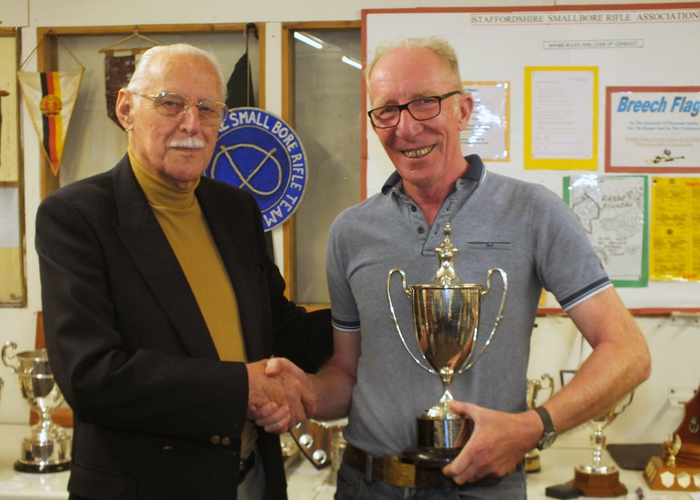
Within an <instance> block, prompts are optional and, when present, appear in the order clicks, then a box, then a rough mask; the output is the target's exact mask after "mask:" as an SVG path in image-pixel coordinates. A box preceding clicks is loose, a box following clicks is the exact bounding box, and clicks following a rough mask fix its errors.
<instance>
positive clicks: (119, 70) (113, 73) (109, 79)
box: [105, 51, 136, 130]
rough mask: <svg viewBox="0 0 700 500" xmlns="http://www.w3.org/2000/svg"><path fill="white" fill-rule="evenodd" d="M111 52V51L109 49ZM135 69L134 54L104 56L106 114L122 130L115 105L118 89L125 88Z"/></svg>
mask: <svg viewBox="0 0 700 500" xmlns="http://www.w3.org/2000/svg"><path fill="white" fill-rule="evenodd" d="M110 52H111V51H110ZM135 69H136V56H135V55H134V54H128V55H126V56H110V55H107V56H105V98H106V101H107V116H109V117H110V119H111V120H112V121H113V122H114V123H116V124H117V126H118V127H119V128H121V129H122V130H124V127H122V124H121V123H120V122H119V118H117V113H116V110H115V109H116V106H117V97H118V96H119V90H120V89H122V88H125V87H126V86H127V85H128V84H129V80H131V76H132V75H133V74H134V70H135Z"/></svg>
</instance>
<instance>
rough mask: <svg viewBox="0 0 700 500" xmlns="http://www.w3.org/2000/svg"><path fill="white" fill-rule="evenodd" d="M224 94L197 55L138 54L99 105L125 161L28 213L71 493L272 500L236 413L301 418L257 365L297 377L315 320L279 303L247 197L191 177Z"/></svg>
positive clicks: (278, 476)
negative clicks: (69, 433) (61, 406)
mask: <svg viewBox="0 0 700 500" xmlns="http://www.w3.org/2000/svg"><path fill="white" fill-rule="evenodd" d="M224 93H225V85H224V80H223V76H222V72H221V70H220V67H219V65H218V63H217V62H216V60H215V59H214V58H213V56H212V55H211V54H208V53H206V52H204V51H201V50H199V49H196V48H194V47H191V46H188V45H181V44H180V45H172V46H164V47H156V48H153V49H151V50H150V51H148V52H146V53H145V54H144V55H143V57H142V60H141V62H140V64H139V66H138V68H137V69H136V71H135V73H134V76H133V78H132V80H131V82H130V84H129V86H128V87H127V88H126V89H122V90H121V91H120V93H119V98H118V101H117V106H116V112H117V115H118V117H119V120H120V122H121V123H122V125H123V126H124V129H125V130H126V131H127V133H128V136H129V149H128V154H127V155H126V156H125V157H124V158H123V159H122V160H121V161H120V162H119V163H118V164H117V165H116V167H114V168H113V169H112V170H110V171H108V172H106V173H104V174H100V175H97V176H94V177H91V178H88V179H85V180H82V181H78V182H75V183H73V184H70V185H68V186H66V187H63V188H62V189H60V190H58V191H57V192H56V193H54V194H52V195H51V196H49V197H47V198H46V200H44V202H43V203H42V204H41V206H40V207H39V210H38V213H37V225H36V228H37V236H36V247H37V251H38V253H39V259H40V270H41V282H42V302H43V310H44V326H45V330H46V343H47V348H48V351H49V357H50V360H51V364H52V369H53V371H54V375H55V378H56V380H57V382H58V384H59V386H60V388H61V390H62V391H63V393H64V395H65V397H66V400H67V401H68V403H69V404H70V406H71V408H72V409H73V411H74V425H75V427H74V433H73V464H72V471H71V478H70V481H69V485H68V489H69V491H70V494H71V498H90V499H108V498H124V499H131V498H133V499H137V498H139V499H141V498H143V499H149V500H152V499H158V498H163V499H169V500H171V499H192V498H217V499H218V498H229V499H236V498H239V499H262V498H269V499H282V498H286V482H285V478H284V470H283V466H282V456H281V450H280V444H279V439H278V437H277V436H274V435H271V434H268V433H266V432H265V431H264V430H263V429H259V428H256V427H255V425H254V424H253V423H252V422H251V421H250V420H247V416H248V411H249V409H253V410H258V411H263V410H264V409H266V408H274V409H277V410H278V411H277V412H276V413H275V416H276V418H277V419H278V420H280V421H281V422H282V424H281V427H283V428H288V427H289V426H292V425H294V424H295V423H296V422H298V421H300V420H302V419H303V418H305V417H306V412H307V411H308V412H311V411H313V410H314V407H313V398H311V399H307V398H306V396H307V395H308V388H307V387H304V386H303V385H302V384H300V383H299V381H298V380H297V379H296V378H294V377H293V376H290V375H289V374H280V375H281V376H277V377H268V376H265V375H264V369H265V365H266V361H265V358H269V357H270V356H271V355H273V354H274V355H275V356H282V357H288V358H289V359H291V360H292V361H294V362H295V363H297V364H298V365H299V366H300V367H302V368H304V369H305V370H310V371H314V370H315V369H317V368H318V366H319V365H320V363H321V362H322V360H323V357H324V356H325V355H326V353H328V354H330V352H331V339H332V335H331V328H330V317H329V315H328V314H325V313H323V312H321V313H319V314H307V313H306V311H304V310H303V309H300V308H297V307H296V306H295V305H294V304H293V303H291V302H289V301H287V300H286V299H285V297H284V295H283V291H284V287H285V285H284V281H283V279H282V277H281V276H280V274H279V271H278V269H277V268H276V266H275V265H274V264H273V263H272V262H271V261H270V259H269V258H268V256H267V252H266V248H265V241H264V235H263V229H262V223H261V215H260V211H259V209H258V207H257V204H256V202H255V200H254V199H253V198H252V197H251V196H250V195H248V194H246V193H244V192H243V191H241V190H239V189H237V188H233V187H231V186H228V185H226V184H223V183H219V182H217V181H213V180H211V179H208V178H204V177H201V174H202V173H203V172H204V170H205V168H206V166H207V164H208V162H209V161H210V158H211V156H212V153H213V150H214V146H215V143H216V137H217V130H218V128H219V125H220V123H221V120H222V117H223V116H224V114H225V113H226V106H225V105H224V104H223V101H224V98H225V95H224ZM268 413H269V412H268Z"/></svg>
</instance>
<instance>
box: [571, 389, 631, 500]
mask: <svg viewBox="0 0 700 500" xmlns="http://www.w3.org/2000/svg"><path fill="white" fill-rule="evenodd" d="M633 397H634V393H631V394H630V397H629V400H628V401H627V402H626V403H624V404H622V405H620V406H616V407H614V408H612V409H611V410H609V411H607V412H605V413H603V414H602V415H600V416H599V417H597V418H594V419H592V420H590V421H589V424H590V425H591V427H593V434H592V435H591V438H590V440H591V446H592V448H593V460H592V461H591V462H590V463H589V464H587V465H583V464H582V465H579V466H578V467H576V468H575V469H574V479H573V480H572V481H570V482H569V484H573V485H574V486H577V487H578V488H580V489H581V491H582V492H583V494H584V495H585V496H587V497H618V496H621V495H626V494H627V487H626V486H625V485H624V484H622V483H621V482H620V471H618V470H617V467H615V466H614V465H606V464H604V463H603V458H602V456H603V450H605V445H606V444H607V440H606V438H605V435H604V434H603V430H604V429H605V428H606V427H607V426H608V425H610V424H611V423H613V421H614V420H615V419H616V418H617V416H618V415H619V414H620V413H622V412H623V411H625V408H627V407H628V406H629V405H630V404H631V403H632V399H633Z"/></svg>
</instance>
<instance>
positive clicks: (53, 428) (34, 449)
mask: <svg viewBox="0 0 700 500" xmlns="http://www.w3.org/2000/svg"><path fill="white" fill-rule="evenodd" d="M43 423H44V424H46V422H43ZM70 465H71V438H70V437H69V436H68V435H67V434H66V433H65V432H64V431H63V429H61V428H60V427H59V426H57V425H56V424H53V423H50V424H47V425H43V426H42V425H38V426H34V427H33V428H32V432H30V433H29V434H27V436H25V438H24V439H23V440H22V442H21V450H20V458H19V460H17V461H16V462H15V464H14V469H15V470H16V471H19V472H31V473H46V472H60V471H64V470H68V469H70Z"/></svg>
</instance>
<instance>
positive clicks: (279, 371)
mask: <svg viewBox="0 0 700 500" xmlns="http://www.w3.org/2000/svg"><path fill="white" fill-rule="evenodd" d="M246 369H247V370H248V412H247V414H246V418H247V419H248V420H254V421H255V423H256V425H258V426H260V427H263V428H264V429H265V431H267V432H271V433H276V434H281V433H283V432H287V431H288V430H290V429H292V428H293V427H294V426H296V425H297V424H298V423H299V422H302V421H303V420H306V419H307V418H311V417H313V416H314V414H315V413H316V408H317V400H316V398H317V389H316V386H315V383H314V380H313V379H312V378H311V377H309V375H307V374H306V373H304V371H303V370H302V369H301V368H299V367H297V366H296V365H295V364H294V363H292V362H291V361H289V360H288V359H285V358H271V359H269V360H268V359H265V360H262V361H257V362H255V363H250V364H247V365H246Z"/></svg>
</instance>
